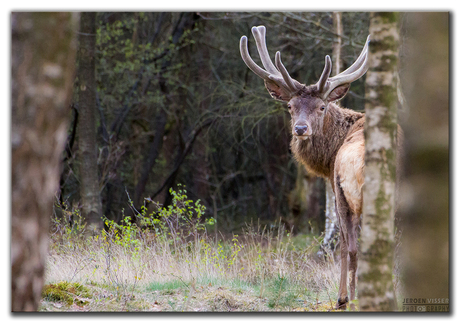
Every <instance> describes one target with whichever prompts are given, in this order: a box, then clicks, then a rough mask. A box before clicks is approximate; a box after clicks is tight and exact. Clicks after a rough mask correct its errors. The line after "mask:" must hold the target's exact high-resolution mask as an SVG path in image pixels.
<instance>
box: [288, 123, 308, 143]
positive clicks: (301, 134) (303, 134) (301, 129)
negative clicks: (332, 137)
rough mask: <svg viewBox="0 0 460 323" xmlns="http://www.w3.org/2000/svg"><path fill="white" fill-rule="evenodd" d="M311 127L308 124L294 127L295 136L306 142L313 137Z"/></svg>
mask: <svg viewBox="0 0 460 323" xmlns="http://www.w3.org/2000/svg"><path fill="white" fill-rule="evenodd" d="M311 132H312V131H311V127H310V126H309V125H307V124H299V125H295V126H294V131H293V135H294V136H297V137H298V138H299V139H302V140H305V139H307V138H308V136H310V135H311Z"/></svg>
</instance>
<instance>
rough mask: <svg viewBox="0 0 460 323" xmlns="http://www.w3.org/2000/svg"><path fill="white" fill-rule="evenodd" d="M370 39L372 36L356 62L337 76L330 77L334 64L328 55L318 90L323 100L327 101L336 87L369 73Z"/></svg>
mask: <svg viewBox="0 0 460 323" xmlns="http://www.w3.org/2000/svg"><path fill="white" fill-rule="evenodd" d="M369 38H370V35H369V36H368V37H367V40H366V44H365V45H364V48H363V50H362V51H361V54H360V55H359V57H358V58H357V59H356V61H355V62H354V63H353V64H352V65H351V66H350V67H349V68H347V69H346V70H345V71H343V72H342V73H340V74H337V75H336V76H334V77H330V78H329V77H328V76H329V74H330V69H331V66H332V64H331V61H330V60H331V59H330V57H329V56H327V55H326V66H325V67H324V70H323V74H321V77H320V79H319V81H318V83H317V86H318V90H319V92H320V93H321V96H322V98H323V99H326V98H327V97H328V95H329V94H330V93H331V91H332V90H334V89H335V88H336V87H338V86H340V85H342V84H347V83H351V82H353V81H356V80H357V79H359V78H360V77H361V76H363V75H364V74H365V73H366V72H367V69H368V66H367V61H368V48H369ZM326 75H327V76H326Z"/></svg>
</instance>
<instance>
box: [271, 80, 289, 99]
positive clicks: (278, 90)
mask: <svg viewBox="0 0 460 323" xmlns="http://www.w3.org/2000/svg"><path fill="white" fill-rule="evenodd" d="M264 83H265V87H266V88H267V90H268V92H269V93H270V95H271V96H272V98H274V99H275V100H278V101H284V102H287V101H289V100H290V99H292V93H291V92H288V91H286V90H285V89H283V88H282V87H280V86H278V85H277V84H276V83H275V82H272V81H269V80H265V81H264Z"/></svg>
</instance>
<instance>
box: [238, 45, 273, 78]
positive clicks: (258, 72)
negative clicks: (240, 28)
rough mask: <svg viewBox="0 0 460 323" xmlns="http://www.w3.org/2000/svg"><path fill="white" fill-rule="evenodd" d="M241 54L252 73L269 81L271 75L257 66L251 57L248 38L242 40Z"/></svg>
mask: <svg viewBox="0 0 460 323" xmlns="http://www.w3.org/2000/svg"><path fill="white" fill-rule="evenodd" d="M240 52H241V57H242V58H243V61H244V62H245V63H246V65H247V66H248V67H249V68H250V69H251V71H253V72H254V73H255V74H256V75H257V76H259V77H261V78H263V79H264V80H267V79H269V76H270V73H268V72H267V71H265V70H264V69H262V68H261V67H259V65H257V64H256V63H255V62H254V61H253V60H252V58H251V56H250V55H249V50H248V38H247V37H246V36H243V37H241V39H240Z"/></svg>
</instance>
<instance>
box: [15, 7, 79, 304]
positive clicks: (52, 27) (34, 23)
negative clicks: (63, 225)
mask: <svg viewBox="0 0 460 323" xmlns="http://www.w3.org/2000/svg"><path fill="white" fill-rule="evenodd" d="M75 25H76V19H75V14H71V13H26V12H13V13H12V15H11V28H12V56H11V63H12V127H11V147H12V160H11V165H12V196H11V197H12V203H11V207H12V218H11V266H12V268H11V288H12V296H11V308H12V311H36V310H37V308H38V305H39V302H40V298H41V292H42V287H43V274H44V266H45V260H46V255H47V252H48V250H47V249H48V230H49V218H50V216H51V214H52V206H53V199H54V198H55V194H56V191H57V190H58V188H59V186H58V184H59V176H60V167H61V158H62V152H63V151H64V143H65V140H66V137H67V126H68V125H67V123H68V117H69V112H70V110H69V105H70V104H69V103H70V97H71V95H70V91H71V89H72V83H73V78H74V67H75V48H76V41H75V40H76V39H75V34H74V33H73V30H75V27H76V26H75Z"/></svg>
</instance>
